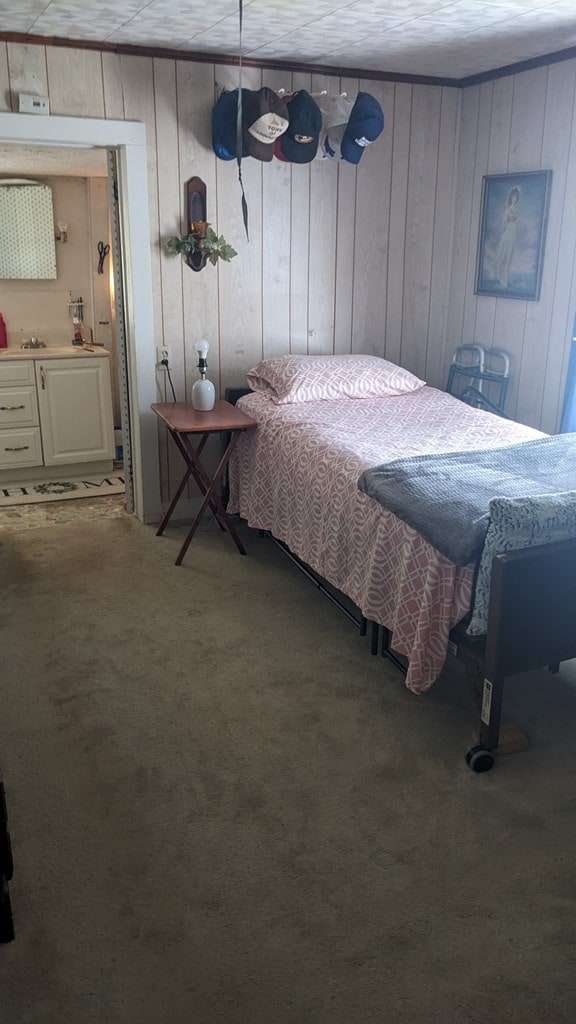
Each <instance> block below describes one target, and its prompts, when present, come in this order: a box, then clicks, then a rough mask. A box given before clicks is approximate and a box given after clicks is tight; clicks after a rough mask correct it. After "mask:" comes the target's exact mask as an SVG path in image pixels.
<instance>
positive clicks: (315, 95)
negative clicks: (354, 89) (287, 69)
mask: <svg viewBox="0 0 576 1024" xmlns="http://www.w3.org/2000/svg"><path fill="white" fill-rule="evenodd" d="M234 88H236V86H235V87H234ZM224 92H234V89H229V88H228V86H227V85H222V86H220V85H218V83H217V82H216V84H215V86H214V93H215V102H216V101H217V100H218V99H219V98H220V96H221V95H222V93H224ZM274 92H275V93H277V95H278V96H293V95H294V93H295V92H298V90H297V89H293V88H292V87H290V88H289V89H286V88H284V86H282V88H281V89H275V90H274ZM310 96H311V97H312V99H315V100H317V99H319V98H320V97H321V96H328V97H330V99H336V98H337V97H338V98H344V99H346V98H347V97H348V93H347V92H328V89H322V90H321V92H311V93H310Z"/></svg>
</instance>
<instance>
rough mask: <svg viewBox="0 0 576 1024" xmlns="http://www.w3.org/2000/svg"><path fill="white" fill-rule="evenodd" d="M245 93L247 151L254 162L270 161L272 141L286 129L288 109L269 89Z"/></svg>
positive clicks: (252, 90) (243, 116) (243, 104)
mask: <svg viewBox="0 0 576 1024" xmlns="http://www.w3.org/2000/svg"><path fill="white" fill-rule="evenodd" d="M246 91H247V93H248V95H247V96H246V100H244V97H243V98H242V122H243V126H244V142H245V145H246V149H247V150H248V153H249V154H250V156H254V157H256V159H257V160H271V159H272V157H273V155H274V142H275V141H276V139H277V138H278V136H279V135H282V133H283V132H285V131H286V129H287V127H288V121H289V119H288V108H287V106H286V103H285V101H284V100H283V99H281V98H280V96H279V95H278V93H275V92H274V90H273V89H269V88H268V86H264V87H263V88H262V89H247V90H246Z"/></svg>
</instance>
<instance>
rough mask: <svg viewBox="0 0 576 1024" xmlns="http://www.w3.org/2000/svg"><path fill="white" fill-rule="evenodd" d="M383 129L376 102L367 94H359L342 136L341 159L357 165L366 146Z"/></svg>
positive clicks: (379, 109) (381, 112)
mask: <svg viewBox="0 0 576 1024" xmlns="http://www.w3.org/2000/svg"><path fill="white" fill-rule="evenodd" d="M383 128H384V113H383V111H382V107H381V106H380V104H379V103H378V100H376V99H374V97H373V96H371V95H370V93H368V92H359V93H358V95H357V97H356V102H355V104H354V106H353V108H352V113H351V114H350V119H349V121H348V126H347V128H346V131H345V132H344V135H343V136H342V144H341V152H342V159H343V160H347V161H348V163H351V164H357V163H358V162H359V160H360V157H361V156H362V153H363V152H364V150H365V148H366V146H369V145H370V143H371V142H374V141H375V139H377V138H378V136H379V135H380V133H381V132H382V130H383Z"/></svg>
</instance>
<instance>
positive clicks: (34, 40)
mask: <svg viewBox="0 0 576 1024" xmlns="http://www.w3.org/2000/svg"><path fill="white" fill-rule="evenodd" d="M0 42H6V43H23V44H24V45H34V46H61V47H66V48H68V49H70V48H72V49H75V50H100V51H101V52H102V53H121V54H126V55H127V56H132V57H164V58H167V59H169V60H182V61H193V62H194V63H196V64H225V65H232V66H233V67H236V66H237V65H238V63H239V61H238V57H236V56H234V55H233V54H230V53H213V52H212V53H207V52H205V51H194V50H173V49H170V48H169V47H167V48H163V47H160V46H137V45H135V44H133V43H101V42H97V41H95V40H93V39H64V38H62V39H61V38H59V37H58V36H35V35H29V34H28V33H26V32H0ZM242 66H243V67H246V68H265V69H266V70H269V71H302V72H307V73H309V74H311V75H327V76H330V77H333V78H361V79H365V80H368V79H370V80H372V81H378V82H407V83H409V84H410V85H438V86H450V87H452V88H458V87H459V86H460V83H459V81H458V80H457V79H455V78H437V77H435V76H434V75H402V74H400V73H394V72H391V71H369V70H367V69H362V68H347V67H346V68H345V67H328V66H327V65H325V64H294V63H292V62H291V61H288V60H258V59H256V58H255V57H242Z"/></svg>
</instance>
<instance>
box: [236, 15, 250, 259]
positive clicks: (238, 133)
mask: <svg viewBox="0 0 576 1024" xmlns="http://www.w3.org/2000/svg"><path fill="white" fill-rule="evenodd" d="M242 13H243V10H242V0H238V109H237V111H236V162H237V164H238V181H239V182H240V190H241V192H242V220H243V221H244V230H245V232H246V239H247V241H248V242H249V241H250V236H249V234H248V203H247V202H246V196H245V194H244V184H243V182H242Z"/></svg>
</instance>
